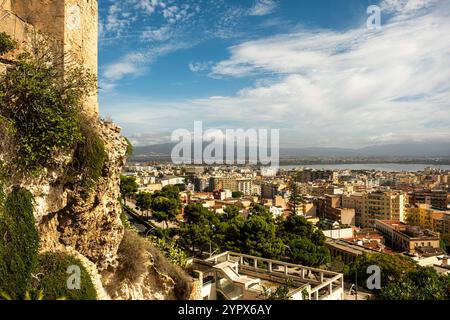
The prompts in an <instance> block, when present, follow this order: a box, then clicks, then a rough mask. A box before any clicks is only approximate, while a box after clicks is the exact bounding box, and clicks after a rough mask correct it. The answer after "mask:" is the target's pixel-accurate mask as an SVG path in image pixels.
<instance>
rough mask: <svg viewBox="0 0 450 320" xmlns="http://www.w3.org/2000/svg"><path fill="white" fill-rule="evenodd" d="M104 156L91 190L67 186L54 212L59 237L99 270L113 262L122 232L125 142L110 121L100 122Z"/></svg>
mask: <svg viewBox="0 0 450 320" xmlns="http://www.w3.org/2000/svg"><path fill="white" fill-rule="evenodd" d="M99 133H100V137H101V139H102V140H103V142H104V143H105V147H106V150H107V159H106V162H105V165H104V168H103V175H102V178H101V179H100V181H99V182H98V183H97V184H96V186H95V188H94V190H93V192H85V190H82V189H80V188H75V190H70V189H69V190H67V206H66V207H64V208H62V209H61V210H60V211H59V212H57V214H56V216H55V218H56V219H57V220H58V223H57V225H58V227H57V230H58V232H59V240H60V242H61V243H63V244H64V245H65V246H71V247H73V248H75V249H76V250H77V251H78V252H80V253H81V254H83V255H84V256H86V257H87V258H88V259H89V260H91V261H93V262H95V263H96V264H97V266H98V268H99V270H102V269H104V268H107V267H108V266H110V265H113V264H114V263H115V260H116V253H117V249H118V247H119V244H120V241H121V240H122V236H123V226H122V222H121V220H120V212H121V207H120V203H119V201H118V199H119V197H120V190H119V185H120V172H121V170H122V168H123V165H124V164H125V153H126V148H127V144H126V142H125V140H124V139H123V138H122V137H121V136H120V131H119V129H118V128H117V127H116V126H115V125H114V124H111V123H101V124H100V130H99Z"/></svg>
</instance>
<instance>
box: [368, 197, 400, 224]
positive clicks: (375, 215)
mask: <svg viewBox="0 0 450 320" xmlns="http://www.w3.org/2000/svg"><path fill="white" fill-rule="evenodd" d="M406 203H407V201H406V198H405V194H403V193H402V192H396V191H375V192H371V193H366V194H363V197H362V207H361V226H362V227H373V226H374V225H375V221H376V220H393V221H404V215H405V205H406Z"/></svg>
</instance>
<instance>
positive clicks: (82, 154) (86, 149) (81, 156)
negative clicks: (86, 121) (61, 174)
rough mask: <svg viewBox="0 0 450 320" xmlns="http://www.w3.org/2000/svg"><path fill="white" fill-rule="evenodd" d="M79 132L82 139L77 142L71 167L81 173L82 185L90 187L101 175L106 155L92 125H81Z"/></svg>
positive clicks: (103, 146)
mask: <svg viewBox="0 0 450 320" xmlns="http://www.w3.org/2000/svg"><path fill="white" fill-rule="evenodd" d="M81 132H82V134H83V139H82V140H81V141H79V142H78V143H77V147H76V149H75V153H74V160H73V168H74V169H75V172H76V173H81V174H82V175H83V184H82V185H83V187H85V188H86V189H91V188H93V187H94V185H95V183H96V182H97V181H98V180H99V179H100V177H101V176H102V173H103V166H104V164H105V160H106V156H107V155H106V151H105V145H104V143H103V141H102V140H101V139H100V137H99V136H98V134H97V132H95V130H94V129H93V128H92V127H90V126H88V125H82V126H81Z"/></svg>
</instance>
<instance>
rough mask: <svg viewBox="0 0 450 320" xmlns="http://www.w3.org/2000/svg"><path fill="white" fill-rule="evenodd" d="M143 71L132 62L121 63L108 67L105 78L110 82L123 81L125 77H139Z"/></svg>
mask: <svg viewBox="0 0 450 320" xmlns="http://www.w3.org/2000/svg"><path fill="white" fill-rule="evenodd" d="M140 73H141V70H140V69H139V67H138V66H137V64H134V63H133V62H131V61H128V62H126V61H120V62H117V63H113V64H111V65H109V66H107V67H106V70H105V72H104V77H105V78H106V79H107V80H109V81H115V80H119V79H122V78H123V77H124V76H129V75H134V76H136V75H139V74H140Z"/></svg>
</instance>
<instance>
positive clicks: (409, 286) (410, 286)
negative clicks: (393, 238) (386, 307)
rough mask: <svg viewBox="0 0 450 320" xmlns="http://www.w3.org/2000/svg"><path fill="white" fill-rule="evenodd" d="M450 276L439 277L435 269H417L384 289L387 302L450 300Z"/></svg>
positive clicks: (383, 297) (394, 280)
mask: <svg viewBox="0 0 450 320" xmlns="http://www.w3.org/2000/svg"><path fill="white" fill-rule="evenodd" d="M449 283H450V276H448V275H445V276H441V275H439V274H438V273H437V272H436V270H435V269H434V268H433V267H417V268H414V269H411V270H409V271H408V272H407V273H406V274H401V275H400V276H399V277H398V278H396V279H392V280H391V281H390V282H388V283H387V284H386V285H385V286H384V287H382V289H381V292H380V296H381V298H382V299H385V300H448V299H449V298H450V286H449Z"/></svg>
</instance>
